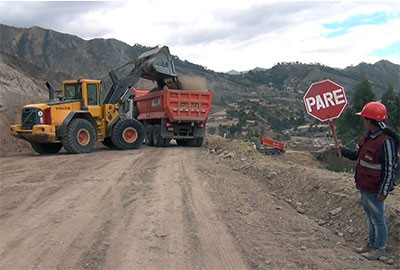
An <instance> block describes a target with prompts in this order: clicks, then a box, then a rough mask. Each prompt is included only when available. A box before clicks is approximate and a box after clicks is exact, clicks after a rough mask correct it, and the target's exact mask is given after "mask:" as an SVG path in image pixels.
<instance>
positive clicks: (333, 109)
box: [303, 80, 347, 122]
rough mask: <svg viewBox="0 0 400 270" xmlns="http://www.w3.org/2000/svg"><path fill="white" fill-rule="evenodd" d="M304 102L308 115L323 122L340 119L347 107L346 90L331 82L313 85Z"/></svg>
mask: <svg viewBox="0 0 400 270" xmlns="http://www.w3.org/2000/svg"><path fill="white" fill-rule="evenodd" d="M303 100H304V105H305V106H306V110H307V113H308V114H309V115H311V116H313V117H315V118H317V119H318V120H320V121H322V122H323V121H326V120H332V119H335V118H338V117H339V116H340V114H341V113H342V112H343V110H344V108H345V107H346V105H347V98H346V94H345V92H344V88H343V87H342V86H340V85H339V84H337V83H334V82H332V81H331V80H324V81H320V82H316V83H313V84H311V86H310V88H308V90H307V92H306V94H305V95H304V97H303Z"/></svg>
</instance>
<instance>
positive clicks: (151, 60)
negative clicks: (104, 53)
mask: <svg viewBox="0 0 400 270" xmlns="http://www.w3.org/2000/svg"><path fill="white" fill-rule="evenodd" d="M130 64H132V65H134V67H133V69H132V70H131V71H130V72H129V73H128V74H127V75H126V76H124V77H123V78H122V79H119V78H118V76H117V73H116V71H117V70H118V69H120V68H123V67H125V66H127V65H130ZM110 77H111V80H112V86H111V88H110V89H109V90H108V91H107V92H106V94H105V97H104V99H103V100H102V101H100V91H101V86H102V81H100V80H91V79H83V78H79V79H77V80H68V81H63V84H62V90H61V91H62V96H60V97H59V98H58V100H55V99H54V89H53V88H52V87H51V85H50V84H49V83H46V85H47V87H48V89H49V100H50V101H49V102H46V103H42V104H30V105H26V106H24V107H23V109H22V120H21V121H22V123H21V124H19V125H12V126H11V127H10V129H11V131H10V132H11V135H13V136H15V137H17V138H21V139H24V140H26V141H28V142H30V143H31V145H32V148H33V149H34V150H35V151H36V152H37V153H39V154H55V153H58V152H59V151H60V150H61V148H62V147H64V149H65V150H66V151H67V152H68V153H73V154H77V153H89V152H91V151H92V150H93V148H94V146H95V143H96V141H100V142H102V143H103V144H104V145H106V146H107V147H111V148H116V149H121V150H124V149H134V148H138V147H139V146H140V145H141V144H142V143H143V140H144V135H145V132H144V128H143V125H142V124H141V123H140V122H139V121H137V120H136V119H133V117H132V115H133V114H132V113H131V112H130V111H129V109H127V108H126V107H129V104H132V102H129V100H132V98H133V97H132V94H131V93H132V91H130V88H131V87H133V85H134V84H135V83H136V82H137V81H138V80H139V79H140V78H145V79H149V80H153V81H156V82H157V83H158V84H159V86H160V87H162V86H163V84H165V82H164V81H165V80H176V81H177V77H176V74H175V67H174V64H173V62H172V57H171V55H170V53H169V49H168V47H166V46H164V47H162V48H156V49H153V50H150V51H148V52H145V53H143V54H142V55H140V56H139V57H138V58H137V59H135V60H131V61H129V62H128V63H127V64H125V65H123V66H121V67H119V68H117V69H115V70H112V71H110ZM127 105H128V106H127Z"/></svg>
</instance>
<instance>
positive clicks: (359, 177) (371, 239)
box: [340, 102, 399, 260]
mask: <svg viewBox="0 0 400 270" xmlns="http://www.w3.org/2000/svg"><path fill="white" fill-rule="evenodd" d="M356 114H357V115H359V116H362V117H364V128H365V129H366V130H367V133H366V134H365V135H364V136H363V138H362V140H361V142H360V143H359V144H358V150H357V151H353V150H351V149H348V148H342V147H340V150H341V153H342V155H343V156H344V157H346V158H348V159H350V160H357V165H356V169H355V176H354V178H355V183H356V188H357V189H358V190H360V193H361V200H362V205H363V209H364V213H365V215H366V218H367V221H368V231H369V234H368V241H367V242H366V243H365V245H364V246H363V247H360V248H357V249H356V252H357V253H360V254H361V255H362V256H364V257H365V258H367V259H369V260H377V259H379V257H381V256H383V255H384V253H385V249H386V244H387V238H388V227H387V223H386V219H385V200H386V198H387V196H388V195H389V192H390V191H392V190H393V188H394V180H395V174H396V169H397V163H398V159H399V158H398V153H399V137H398V136H397V135H396V134H395V133H394V132H393V130H392V129H390V128H389V127H388V126H386V124H385V122H384V121H385V120H386V119H387V118H388V115H387V111H386V107H385V105H383V104H382V103H380V102H369V103H367V104H366V105H365V106H364V107H363V109H362V111H361V112H359V113H356Z"/></svg>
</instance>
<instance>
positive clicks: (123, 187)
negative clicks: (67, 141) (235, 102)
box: [0, 146, 389, 269]
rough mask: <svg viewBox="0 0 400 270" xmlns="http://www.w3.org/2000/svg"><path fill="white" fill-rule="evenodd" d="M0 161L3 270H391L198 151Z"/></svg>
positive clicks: (19, 157)
mask: <svg viewBox="0 0 400 270" xmlns="http://www.w3.org/2000/svg"><path fill="white" fill-rule="evenodd" d="M0 162H1V173H0V178H1V182H0V183H1V193H0V195H1V197H0V200H1V204H0V269H251V268H261V269H361V268H362V269H374V268H381V269H382V268H385V267H389V266H387V265H385V264H383V263H381V262H370V261H367V260H364V259H363V258H362V257H361V256H359V255H357V254H355V253H354V252H353V251H352V247H350V246H347V245H345V244H343V243H340V241H341V239H340V237H339V236H337V235H336V234H335V233H334V232H332V231H330V230H328V229H327V228H324V227H321V226H319V225H318V224H317V223H315V222H314V221H313V220H311V219H309V218H308V217H307V216H305V215H301V214H299V213H298V212H296V211H295V210H294V209H293V208H292V207H290V205H289V204H288V203H286V202H285V201H284V200H281V199H280V198H277V197H276V196H275V195H274V194H271V193H269V192H268V190H267V189H266V187H265V185H263V184H262V183H260V182H258V181H253V180H252V179H251V178H249V177H248V176H246V175H245V174H243V173H240V172H238V171H236V170H233V169H232V168H231V167H229V166H228V165H227V164H225V163H223V162H220V160H219V159H218V158H217V157H216V156H213V155H210V154H207V152H206V151H204V150H201V149H198V148H184V147H178V146H171V147H169V148H152V147H143V148H141V149H138V150H132V151H113V150H108V149H105V148H97V149H96V151H94V152H93V153H91V154H83V155H67V154H64V153H61V154H59V155H56V156H38V155H35V154H18V155H15V156H10V157H4V158H1V160H0Z"/></svg>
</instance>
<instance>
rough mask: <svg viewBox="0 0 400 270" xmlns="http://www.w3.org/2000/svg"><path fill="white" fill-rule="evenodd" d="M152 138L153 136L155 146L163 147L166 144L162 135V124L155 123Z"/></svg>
mask: <svg viewBox="0 0 400 270" xmlns="http://www.w3.org/2000/svg"><path fill="white" fill-rule="evenodd" d="M152 134H153V136H152V138H153V145H154V146H155V147H161V146H163V144H164V140H163V138H162V137H161V126H160V125H154V126H153V131H152Z"/></svg>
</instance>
